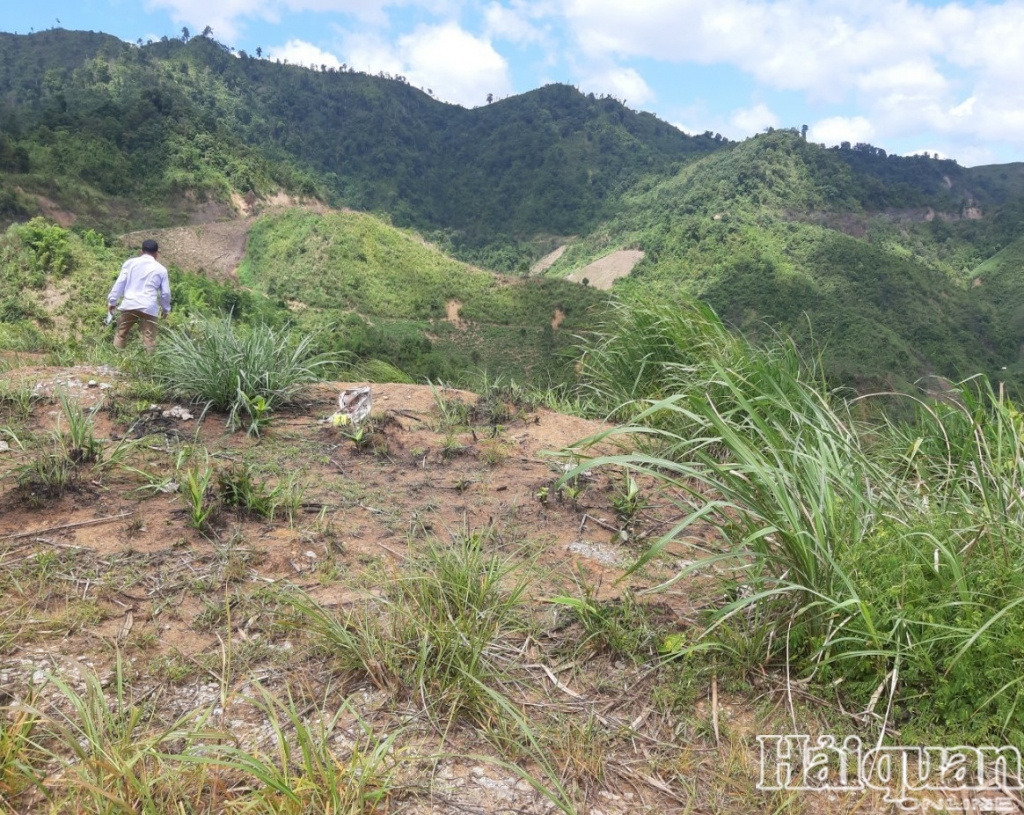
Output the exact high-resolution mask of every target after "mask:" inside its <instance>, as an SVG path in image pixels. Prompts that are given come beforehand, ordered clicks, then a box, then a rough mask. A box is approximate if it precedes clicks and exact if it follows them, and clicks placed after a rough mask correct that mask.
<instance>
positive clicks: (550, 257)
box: [530, 246, 567, 275]
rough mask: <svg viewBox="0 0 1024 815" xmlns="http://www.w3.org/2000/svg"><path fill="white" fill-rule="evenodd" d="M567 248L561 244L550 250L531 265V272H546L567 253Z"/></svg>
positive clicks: (534, 273) (536, 273) (533, 273)
mask: <svg viewBox="0 0 1024 815" xmlns="http://www.w3.org/2000/svg"><path fill="white" fill-rule="evenodd" d="M566 248H567V247H565V246H559V247H558V248H557V249H555V250H554V251H553V252H548V253H547V254H546V255H544V257H542V258H541V259H540V260H538V261H537V262H536V263H534V264H533V265H532V266H531V267H530V274H532V275H539V274H544V272H546V271H547V270H548V269H550V268H551V267H552V266H554V265H555V263H556V262H557V261H558V259H559V258H560V257H561V256H562V255H564V254H565V250H566Z"/></svg>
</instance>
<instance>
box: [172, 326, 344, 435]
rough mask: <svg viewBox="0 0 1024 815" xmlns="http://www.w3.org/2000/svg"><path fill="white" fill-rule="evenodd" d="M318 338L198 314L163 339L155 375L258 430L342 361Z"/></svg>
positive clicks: (178, 392)
mask: <svg viewBox="0 0 1024 815" xmlns="http://www.w3.org/2000/svg"><path fill="white" fill-rule="evenodd" d="M313 339H314V338H313V337H311V336H309V335H306V336H298V335H297V334H294V333H290V332H289V331H288V330H287V329H276V328H272V327H271V326H268V325H265V324H258V325H254V326H243V325H238V324H237V323H235V322H234V321H232V319H231V318H230V317H210V318H198V319H196V320H194V321H193V322H192V323H190V324H189V325H188V326H185V327H183V328H180V329H172V330H171V331H168V332H166V334H165V336H164V337H162V338H161V341H160V345H159V346H158V349H157V357H156V361H155V370H154V376H155V378H156V379H157V380H158V381H159V382H161V383H162V384H163V385H164V386H165V387H166V389H167V392H168V393H169V395H170V396H172V397H174V398H182V399H189V400H192V401H193V402H195V403H197V404H201V405H203V408H204V410H216V411H219V412H222V413H227V414H228V423H229V424H230V425H231V426H233V427H237V426H242V425H247V426H248V427H249V428H250V429H256V430H258V429H259V426H260V424H261V423H262V421H263V420H264V419H265V418H266V415H267V414H269V413H270V412H272V411H274V410H276V409H278V408H279V407H281V406H282V405H286V404H288V403H290V402H291V401H292V400H293V399H294V398H295V396H296V395H297V394H298V393H299V392H300V391H301V390H302V389H303V388H304V387H305V386H307V385H309V384H311V383H313V382H317V381H319V380H320V379H321V378H322V377H323V375H324V373H325V372H326V371H327V370H329V369H330V367H331V366H332V365H337V364H338V361H337V360H336V359H332V358H329V357H326V356H322V355H318V354H316V353H315V352H314V350H313Z"/></svg>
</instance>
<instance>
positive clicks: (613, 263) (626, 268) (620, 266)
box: [568, 249, 644, 291]
mask: <svg viewBox="0 0 1024 815" xmlns="http://www.w3.org/2000/svg"><path fill="white" fill-rule="evenodd" d="M643 257H644V253H643V252H642V251H640V250H639V249H620V250H618V251H617V252H612V253H611V254H610V255H605V256H604V257H603V258H598V259H597V260H595V261H594V262H593V263H590V264H587V265H586V266H584V267H583V268H582V269H577V270H576V271H575V272H573V273H572V274H571V275H569V276H568V279H569V280H572V281H573V282H574V283H582V282H583V280H584V278H585V279H586V280H587V282H588V283H589V285H591V286H593V287H594V288H595V289H603V290H606V291H607V290H608V289H610V288H611V287H612V283H614V282H615V281H616V280H618V279H619V278H620V277H625V276H626V275H628V274H629V273H630V272H632V271H633V267H634V266H636V265H637V264H638V263H639V262H640V261H641V260H643Z"/></svg>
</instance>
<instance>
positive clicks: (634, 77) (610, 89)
mask: <svg viewBox="0 0 1024 815" xmlns="http://www.w3.org/2000/svg"><path fill="white" fill-rule="evenodd" d="M580 89H581V90H583V91H584V92H588V93H597V94H601V93H605V94H609V95H610V96H614V97H615V98H616V99H621V100H623V101H625V103H626V104H627V105H629V107H632V108H635V107H637V106H639V105H643V104H645V103H647V102H650V101H651V100H652V99H654V91H652V90H651V88H650V86H649V85H648V84H647V82H646V81H644V78H643V77H642V76H640V74H639V73H638V72H637V71H636V70H635V69H633V68H620V67H611V68H608V69H606V70H603V71H600V72H597V73H594V74H591V75H590V76H587V77H586V78H584V79H581V80H580Z"/></svg>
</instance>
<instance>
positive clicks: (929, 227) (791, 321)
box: [550, 131, 1024, 385]
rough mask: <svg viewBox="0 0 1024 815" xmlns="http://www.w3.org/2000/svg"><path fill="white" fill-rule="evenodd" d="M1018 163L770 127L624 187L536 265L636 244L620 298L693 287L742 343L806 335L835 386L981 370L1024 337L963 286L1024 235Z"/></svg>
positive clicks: (577, 262) (981, 295) (1004, 299)
mask: <svg viewBox="0 0 1024 815" xmlns="http://www.w3.org/2000/svg"><path fill="white" fill-rule="evenodd" d="M1021 169H1022V168H1020V167H1017V166H1012V167H1008V168H1005V169H1004V170H1001V171H999V172H998V173H996V172H993V171H992V169H991V168H979V169H978V170H970V169H965V168H962V167H960V166H959V165H957V164H956V163H955V162H952V161H938V160H935V159H930V158H925V157H911V158H900V157H888V156H884V155H882V154H881V153H880V152H879V151H874V150H873V148H871V149H870V150H869V149H868V148H866V147H862V148H861V149H860V150H855V149H839V150H825V149H822V148H821V147H820V146H818V145H814V144H809V143H807V142H805V141H804V140H803V139H802V138H801V137H800V136H799V135H797V134H795V133H792V132H790V131H777V132H774V133H770V134H765V135H762V136H758V137H756V138H753V139H749V140H748V141H746V142H744V143H742V144H739V145H735V146H733V147H730V148H728V149H725V150H721V151H719V152H716V153H714V154H712V155H709V156H707V157H703V158H701V159H699V160H697V161H695V162H692V163H691V164H689V165H687V166H685V167H684V168H682V169H681V170H680V171H679V172H678V173H676V174H675V175H673V176H671V177H668V178H665V179H663V180H661V181H659V182H657V183H654V184H650V185H648V186H645V187H638V188H635V189H634V190H633V191H631V193H630V194H629V195H627V196H624V197H623V199H622V206H621V208H620V210H619V212H617V213H616V214H615V215H614V216H613V217H611V218H609V219H608V220H607V221H606V222H605V223H603V224H602V225H601V227H600V228H598V229H596V230H595V231H594V232H593V233H592V234H591V235H590V236H587V237H584V238H582V239H581V240H579V241H577V242H575V243H574V244H572V245H571V246H570V247H569V249H568V251H567V252H566V253H565V254H564V255H563V256H562V258H561V259H560V260H559V262H558V263H557V264H555V266H554V267H552V270H551V272H550V273H551V274H556V275H557V274H564V273H567V272H568V271H570V270H573V269H578V268H579V267H581V266H582V265H583V264H585V263H586V262H588V261H590V260H592V259H593V258H595V257H598V256H600V255H603V254H605V253H607V252H609V251H611V250H614V249H619V248H632V249H640V250H642V251H644V252H645V257H644V259H643V261H642V262H641V263H640V264H639V265H638V266H637V267H636V268H635V269H634V271H633V273H632V274H631V275H630V277H629V278H628V279H624V280H622V281H620V282H619V283H617V284H616V286H617V288H618V289H619V290H620V291H621V292H623V293H625V294H638V295H639V294H650V293H651V292H652V291H653V292H657V293H658V295H659V296H663V297H664V296H668V297H680V296H686V297H694V296H695V297H699V298H701V299H704V300H707V301H708V302H709V303H710V304H711V305H712V306H713V307H714V308H715V309H716V310H717V311H718V312H719V314H720V315H721V316H722V317H723V318H724V319H725V320H726V321H727V322H729V323H731V324H733V325H735V326H737V327H739V328H742V329H743V330H744V331H745V332H747V333H749V334H752V335H754V336H757V335H762V334H768V333H771V332H774V331H777V330H779V329H782V330H784V331H786V332H787V333H790V334H792V335H793V336H795V337H796V338H798V339H800V340H802V341H803V344H804V347H811V345H810V341H811V340H812V338H813V340H814V341H815V345H816V346H817V347H821V348H823V358H824V362H825V364H826V367H827V369H828V370H829V371H830V372H831V373H832V374H833V375H834V376H835V377H836V378H837V379H838V380H839V381H843V382H847V383H853V384H861V385H863V384H868V383H872V384H888V385H895V384H898V383H900V382H906V381H908V380H910V381H912V380H915V379H916V378H918V377H920V376H921V375H924V374H939V375H942V376H946V377H952V378H960V377H966V376H969V375H971V374H973V373H976V372H978V371H995V370H998V369H1001V368H1002V367H1003V366H1008V367H1009V366H1012V365H1013V364H1014V363H1015V362H1016V360H1017V356H1018V353H1019V352H1018V350H1017V346H1018V345H1019V344H1020V341H1021V339H1022V338H1024V335H1021V334H1018V333H1017V332H1016V329H1013V328H1012V326H1011V324H1010V323H1009V322H1008V318H1007V314H1006V311H1007V304H1008V303H1010V302H1013V301H1015V299H1016V298H1015V297H1013V296H1011V295H1009V293H1008V292H1007V291H1000V290H998V287H997V286H996V285H992V286H989V287H987V288H986V287H984V286H982V287H981V288H977V287H975V288H972V285H973V281H974V280H975V279H976V274H975V270H976V269H978V268H981V267H979V264H982V263H983V262H984V261H985V260H986V259H987V257H988V256H989V254H990V253H992V252H995V251H999V250H1000V249H1002V248H1003V247H1005V246H1008V245H1011V244H1012V242H1013V241H1014V240H1016V238H1017V236H1019V235H1024V219H1021V218H1020V217H1019V214H1020V212H1021V199H1020V198H1019V197H1015V195H1016V194H1017V193H1016V189H1015V188H1016V187H1017V185H1019V183H1020V179H1021ZM1013 263H1014V262H1013V261H1009V264H1010V268H1019V267H1015V266H1014V265H1013ZM1012 277H1013V275H1012V274H1009V279H1011V280H1012ZM993 283H994V281H993ZM1009 287H1010V288H1012V287H1013V284H1012V283H1010V284H1009ZM989 292H991V295H990V294H989Z"/></svg>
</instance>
